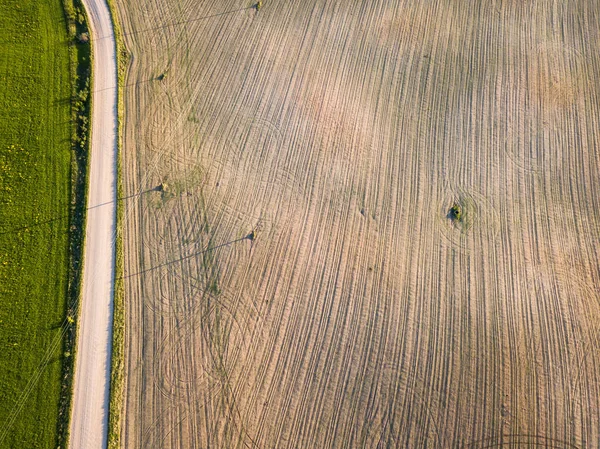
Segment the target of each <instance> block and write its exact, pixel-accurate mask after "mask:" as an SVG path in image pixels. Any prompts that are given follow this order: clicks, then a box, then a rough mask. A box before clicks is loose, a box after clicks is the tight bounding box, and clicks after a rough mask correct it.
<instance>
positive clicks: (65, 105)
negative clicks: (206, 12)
mask: <svg viewBox="0 0 600 449" xmlns="http://www.w3.org/2000/svg"><path fill="white" fill-rule="evenodd" d="M76 5H77V3H76V0H48V1H45V2H39V1H36V0H5V1H2V2H0V104H1V106H2V107H0V348H1V349H2V350H1V351H0V448H4V447H31V448H34V447H57V446H59V447H64V443H65V442H66V438H67V436H68V415H69V404H70V396H71V385H72V372H73V348H74V341H75V340H74V336H75V331H76V310H77V304H78V297H79V290H80V288H79V286H80V276H81V262H82V254H83V234H84V230H85V207H86V206H85V204H86V203H85V198H86V188H87V184H86V177H87V154H88V135H89V109H90V99H89V97H90V89H89V86H90V73H89V67H90V56H91V55H90V49H89V43H88V41H89V39H88V38H89V36H88V35H86V32H87V27H86V24H85V14H83V13H81V12H79V11H78V10H77V7H76Z"/></svg>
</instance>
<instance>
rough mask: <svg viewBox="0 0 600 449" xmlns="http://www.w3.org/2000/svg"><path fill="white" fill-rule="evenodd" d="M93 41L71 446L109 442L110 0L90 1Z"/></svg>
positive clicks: (113, 130) (113, 75)
mask: <svg viewBox="0 0 600 449" xmlns="http://www.w3.org/2000/svg"><path fill="white" fill-rule="evenodd" d="M83 3H84V5H85V7H86V10H87V13H88V18H89V22H90V29H91V34H92V45H93V47H92V48H93V55H94V62H93V85H92V90H93V96H92V103H93V112H92V136H91V158H90V172H89V176H90V178H89V191H88V215H87V227H86V248H85V259H84V278H83V296H82V300H81V305H80V307H81V309H80V310H81V311H80V318H79V331H78V333H79V335H78V341H77V360H76V367H75V383H74V391H73V409H72V416H71V431H70V446H69V447H70V448H72V449H78V448H84V447H85V448H86V449H93V448H100V447H105V446H106V435H107V418H108V399H109V379H110V355H111V338H112V337H111V334H112V301H113V294H114V266H115V226H116V192H117V190H116V176H117V159H116V158H117V140H116V139H117V89H116V86H117V71H116V54H115V39H114V33H113V28H112V21H111V16H110V12H109V10H108V6H107V5H106V3H105V2H104V0H85V1H84V2H83Z"/></svg>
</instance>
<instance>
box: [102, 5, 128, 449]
mask: <svg viewBox="0 0 600 449" xmlns="http://www.w3.org/2000/svg"><path fill="white" fill-rule="evenodd" d="M107 3H108V7H109V9H110V13H111V18H112V22H113V30H114V33H115V43H116V47H117V48H116V54H117V77H118V79H117V120H118V124H117V198H123V196H124V194H123V183H122V180H121V146H122V139H121V136H122V135H123V133H122V128H123V113H124V103H123V100H124V96H123V87H124V86H125V76H126V73H127V66H128V64H129V54H128V53H127V50H126V48H125V43H124V41H123V32H122V29H121V25H120V23H119V17H118V12H117V8H116V5H115V3H114V1H113V0H107ZM122 229H123V208H122V206H121V203H120V202H119V201H117V233H116V242H115V245H116V260H115V293H114V300H113V346H112V357H111V375H110V405H109V414H108V449H118V448H120V446H121V438H120V437H121V416H122V409H123V399H124V397H123V392H124V386H125V366H124V363H125V360H124V357H125V289H124V280H123V240H122Z"/></svg>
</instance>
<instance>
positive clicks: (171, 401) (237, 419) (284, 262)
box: [119, 0, 600, 449]
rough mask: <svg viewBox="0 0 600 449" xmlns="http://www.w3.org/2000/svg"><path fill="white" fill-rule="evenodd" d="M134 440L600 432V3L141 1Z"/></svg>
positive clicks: (296, 443) (131, 144)
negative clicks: (258, 3) (599, 239)
mask: <svg viewBox="0 0 600 449" xmlns="http://www.w3.org/2000/svg"><path fill="white" fill-rule="evenodd" d="M119 8H120V15H121V20H122V22H123V23H124V28H125V33H126V42H127V45H128V48H129V50H130V51H131V53H132V55H133V60H132V64H131V67H130V71H129V75H128V78H127V82H126V85H127V87H126V99H125V100H126V122H125V125H126V126H125V145H124V149H123V153H122V157H123V174H124V184H125V198H124V199H123V207H124V211H125V232H124V241H125V247H126V252H125V258H126V263H125V270H126V273H125V276H126V287H127V288H126V303H127V341H126V345H127V350H126V366H127V384H126V404H125V410H124V416H125V420H124V422H125V424H124V428H123V446H124V447H127V448H133V447H143V448H218V449H221V448H261V449H267V448H269V449H270V448H278V449H279V448H289V449H291V448H307V449H308V448H390V447H394V448H395V447H398V448H406V447H410V448H472V449H475V448H477V449H480V448H490V447H515V448H521V447H522V448H525V447H527V448H533V447H535V448H538V447H539V448H542V447H543V448H546V447H548V448H550V447H551V448H560V449H563V448H566V449H572V448H583V447H593V446H594V444H597V442H598V441H600V412H599V410H600V328H599V326H600V325H599V323H600V287H598V286H599V285H600V264H599V262H598V261H599V260H600V245H599V244H598V238H599V236H600V193H599V190H598V185H599V183H600V151H599V138H600V134H599V131H598V130H599V129H600V123H599V122H600V115H599V114H600V110H599V108H600V101H599V100H600V95H599V91H598V82H597V80H598V79H600V52H598V44H599V39H600V38H599V34H598V30H599V29H600V8H599V7H598V5H595V4H594V2H590V1H582V0H581V1H571V2H562V1H549V0H548V1H534V0H529V1H516V0H505V1H501V0H490V1H476V0H472V1H467V0H432V1H425V0H423V1H414V0H411V1H408V0H405V1H402V0H372V1H362V2H353V1H342V0H339V1H335V0H305V1H292V0H279V1H276V0H264V1H262V6H261V8H260V9H259V10H258V11H257V9H256V8H253V7H251V3H249V2H246V1H237V0H235V1H234V0H223V1H220V2H209V1H198V0H161V1H158V0H123V1H120V2H119Z"/></svg>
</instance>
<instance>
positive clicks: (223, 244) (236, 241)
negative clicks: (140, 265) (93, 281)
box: [120, 232, 254, 279]
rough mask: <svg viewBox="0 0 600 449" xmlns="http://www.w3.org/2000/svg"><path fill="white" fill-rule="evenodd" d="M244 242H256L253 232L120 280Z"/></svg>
mask: <svg viewBox="0 0 600 449" xmlns="http://www.w3.org/2000/svg"><path fill="white" fill-rule="evenodd" d="M244 240H250V242H254V233H253V232H251V233H250V234H248V235H246V236H244V237H241V238H239V239H235V240H231V241H229V242H225V243H221V244H219V245H216V246H211V247H209V248H205V249H203V250H200V251H196V252H194V253H192V254H188V255H187V256H183V257H180V258H179V259H174V260H170V261H168V262H164V263H161V264H158V265H155V266H153V267H150V268H146V269H144V270H140V271H138V272H137V273H132V274H128V275H126V276H123V277H122V278H120V279H128V278H132V277H134V276H139V275H140V274H145V273H147V272H150V271H154V270H158V269H160V268H164V267H166V266H169V265H173V264H175V263H178V262H181V261H183V260H187V259H191V258H192V257H195V256H199V255H202V254H206V253H208V252H211V251H214V250H217V249H219V248H223V247H225V246H230V245H233V244H234V243H238V242H242V241H244Z"/></svg>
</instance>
